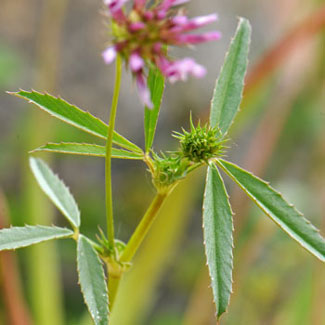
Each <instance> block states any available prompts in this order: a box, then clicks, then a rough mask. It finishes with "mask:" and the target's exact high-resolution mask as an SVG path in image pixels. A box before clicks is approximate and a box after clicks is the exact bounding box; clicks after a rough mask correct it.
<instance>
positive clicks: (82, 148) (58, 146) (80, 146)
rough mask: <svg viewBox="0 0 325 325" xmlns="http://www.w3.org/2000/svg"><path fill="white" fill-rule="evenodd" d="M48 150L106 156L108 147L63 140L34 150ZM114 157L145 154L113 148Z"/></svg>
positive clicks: (134, 157)
mask: <svg viewBox="0 0 325 325" xmlns="http://www.w3.org/2000/svg"><path fill="white" fill-rule="evenodd" d="M38 151H46V152H56V153H63V154H72V155H83V156H96V157H105V154H106V147H104V146H98V145H96V144H89V143H71V142H61V143H47V144H46V145H44V146H41V147H39V148H37V149H35V150H33V151H32V152H38ZM112 158H119V159H138V160H142V159H143V154H140V153H136V152H131V151H127V150H123V149H116V148H112Z"/></svg>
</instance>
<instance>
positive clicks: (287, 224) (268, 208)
mask: <svg viewBox="0 0 325 325" xmlns="http://www.w3.org/2000/svg"><path fill="white" fill-rule="evenodd" d="M217 163H218V164H219V165H220V167H222V168H223V169H224V171H225V172H226V173H227V174H228V175H229V176H230V177H231V178H232V179H233V180H234V181H235V182H236V183H237V184H238V185H239V186H240V187H241V188H242V189H243V190H244V192H245V193H246V194H247V195H248V196H249V197H250V198H251V199H252V200H253V201H254V202H255V203H256V205H257V206H258V207H260V208H261V209H262V210H263V211H264V212H265V213H266V214H267V215H268V216H269V217H270V218H271V219H272V220H273V221H274V222H275V223H276V224H278V225H279V226H280V227H281V228H282V229H283V230H284V231H285V232H286V233H287V234H288V235H289V236H290V237H292V238H293V239H295V240H296V241H297V242H298V243H299V244H300V245H301V246H302V247H304V248H305V249H306V250H308V251H309V252H310V253H312V254H313V255H315V256H316V257H317V258H319V259H320V260H321V261H323V262H324V261H325V239H324V238H323V237H322V236H321V235H320V234H319V233H318V230H317V229H316V228H315V227H314V226H313V225H312V224H311V223H310V222H309V221H308V220H306V219H305V218H304V217H303V216H302V214H301V213H300V212H298V211H297V210H296V209H295V208H294V206H293V205H291V204H289V203H288V202H287V201H286V200H285V199H284V198H283V197H282V195H281V194H280V193H279V192H277V191H275V190H274V189H273V188H272V187H271V186H270V185H269V184H268V183H266V182H264V181H263V180H261V179H259V178H258V177H256V176H254V175H252V174H251V173H249V172H248V171H246V170H244V169H241V168H240V167H238V166H236V165H234V164H232V163H230V162H228V161H225V160H223V159H219V160H217Z"/></svg>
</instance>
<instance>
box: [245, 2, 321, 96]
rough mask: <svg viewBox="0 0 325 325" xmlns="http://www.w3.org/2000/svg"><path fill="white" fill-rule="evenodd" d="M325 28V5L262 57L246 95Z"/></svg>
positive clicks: (247, 82)
mask: <svg viewBox="0 0 325 325" xmlns="http://www.w3.org/2000/svg"><path fill="white" fill-rule="evenodd" d="M323 28H325V5H323V6H321V7H320V8H318V9H316V10H315V12H313V13H312V14H311V15H309V16H308V17H307V18H306V19H305V20H303V21H302V22H301V23H300V24H299V25H298V26H296V27H295V28H293V29H292V30H291V31H290V32H289V33H288V34H287V35H286V36H285V37H283V38H282V39H281V40H280V41H279V42H278V43H277V44H276V45H275V46H273V47H272V48H271V49H270V50H269V51H268V52H267V53H266V54H265V55H263V56H262V58H261V60H260V61H259V62H258V63H257V64H255V65H254V67H253V68H252V69H251V71H250V72H249V74H248V76H247V78H246V87H245V95H247V94H248V93H250V92H251V91H252V90H254V88H255V87H257V86H258V85H259V84H260V83H261V82H262V81H263V80H266V79H267V78H268V77H269V76H270V75H271V74H272V73H273V72H274V71H275V70H276V69H278V68H279V66H281V65H282V64H283V62H284V61H285V60H286V59H287V58H288V57H289V56H290V54H292V52H294V51H296V50H297V47H298V46H302V43H303V42H305V41H307V40H309V39H311V38H312V37H313V36H314V35H315V34H317V33H319V31H321V30H322V29H323Z"/></svg>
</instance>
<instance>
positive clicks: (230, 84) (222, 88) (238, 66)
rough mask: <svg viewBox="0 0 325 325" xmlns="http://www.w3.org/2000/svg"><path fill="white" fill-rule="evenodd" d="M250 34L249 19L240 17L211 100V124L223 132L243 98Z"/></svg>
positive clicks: (224, 132) (228, 125) (226, 129)
mask: <svg viewBox="0 0 325 325" xmlns="http://www.w3.org/2000/svg"><path fill="white" fill-rule="evenodd" d="M250 36H251V27H250V24H249V22H248V20H246V19H244V18H240V20H239V24H238V28H237V31H236V34H235V37H234V39H233V40H232V42H231V44H230V49H229V52H228V54H227V55H226V58H225V63H224V65H223V67H222V69H221V72H220V75H219V78H218V80H217V83H216V87H215V90H214V94H213V97H212V101H211V112H210V124H211V126H213V127H215V126H218V127H219V128H220V130H221V132H222V133H223V134H226V133H227V132H228V129H229V127H230V125H231V123H232V121H233V119H234V118H235V115H236V114H237V111H238V109H239V105H240V102H241V99H242V93H243V88H244V77H245V73H246V69H247V56H248V49H249V43H250Z"/></svg>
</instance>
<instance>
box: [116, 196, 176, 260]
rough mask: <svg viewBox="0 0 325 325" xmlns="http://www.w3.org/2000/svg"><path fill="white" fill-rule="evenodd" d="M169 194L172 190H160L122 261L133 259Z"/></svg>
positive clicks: (126, 248) (133, 236)
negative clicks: (162, 191) (161, 191)
mask: <svg viewBox="0 0 325 325" xmlns="http://www.w3.org/2000/svg"><path fill="white" fill-rule="evenodd" d="M169 194H170V191H169V192H164V193H160V192H158V193H157V194H156V196H155V198H154V199H153V201H152V202H151V204H150V206H149V208H148V210H147V212H146V213H145V215H144V216H143V218H142V220H141V221H140V223H139V225H138V227H137V228H136V230H135V232H134V233H133V235H132V236H131V239H130V241H129V242H128V244H127V245H126V247H125V250H124V252H123V254H122V256H121V259H120V262H130V261H131V260H132V258H133V256H134V255H135V253H136V251H137V249H138V248H139V246H140V244H141V243H142V241H143V240H144V238H145V236H146V234H147V233H148V231H149V229H150V227H151V225H152V223H153V222H154V220H155V218H156V216H157V215H158V212H159V210H160V208H161V207H162V205H163V203H164V202H165V200H166V198H167V197H168V195H169Z"/></svg>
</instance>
